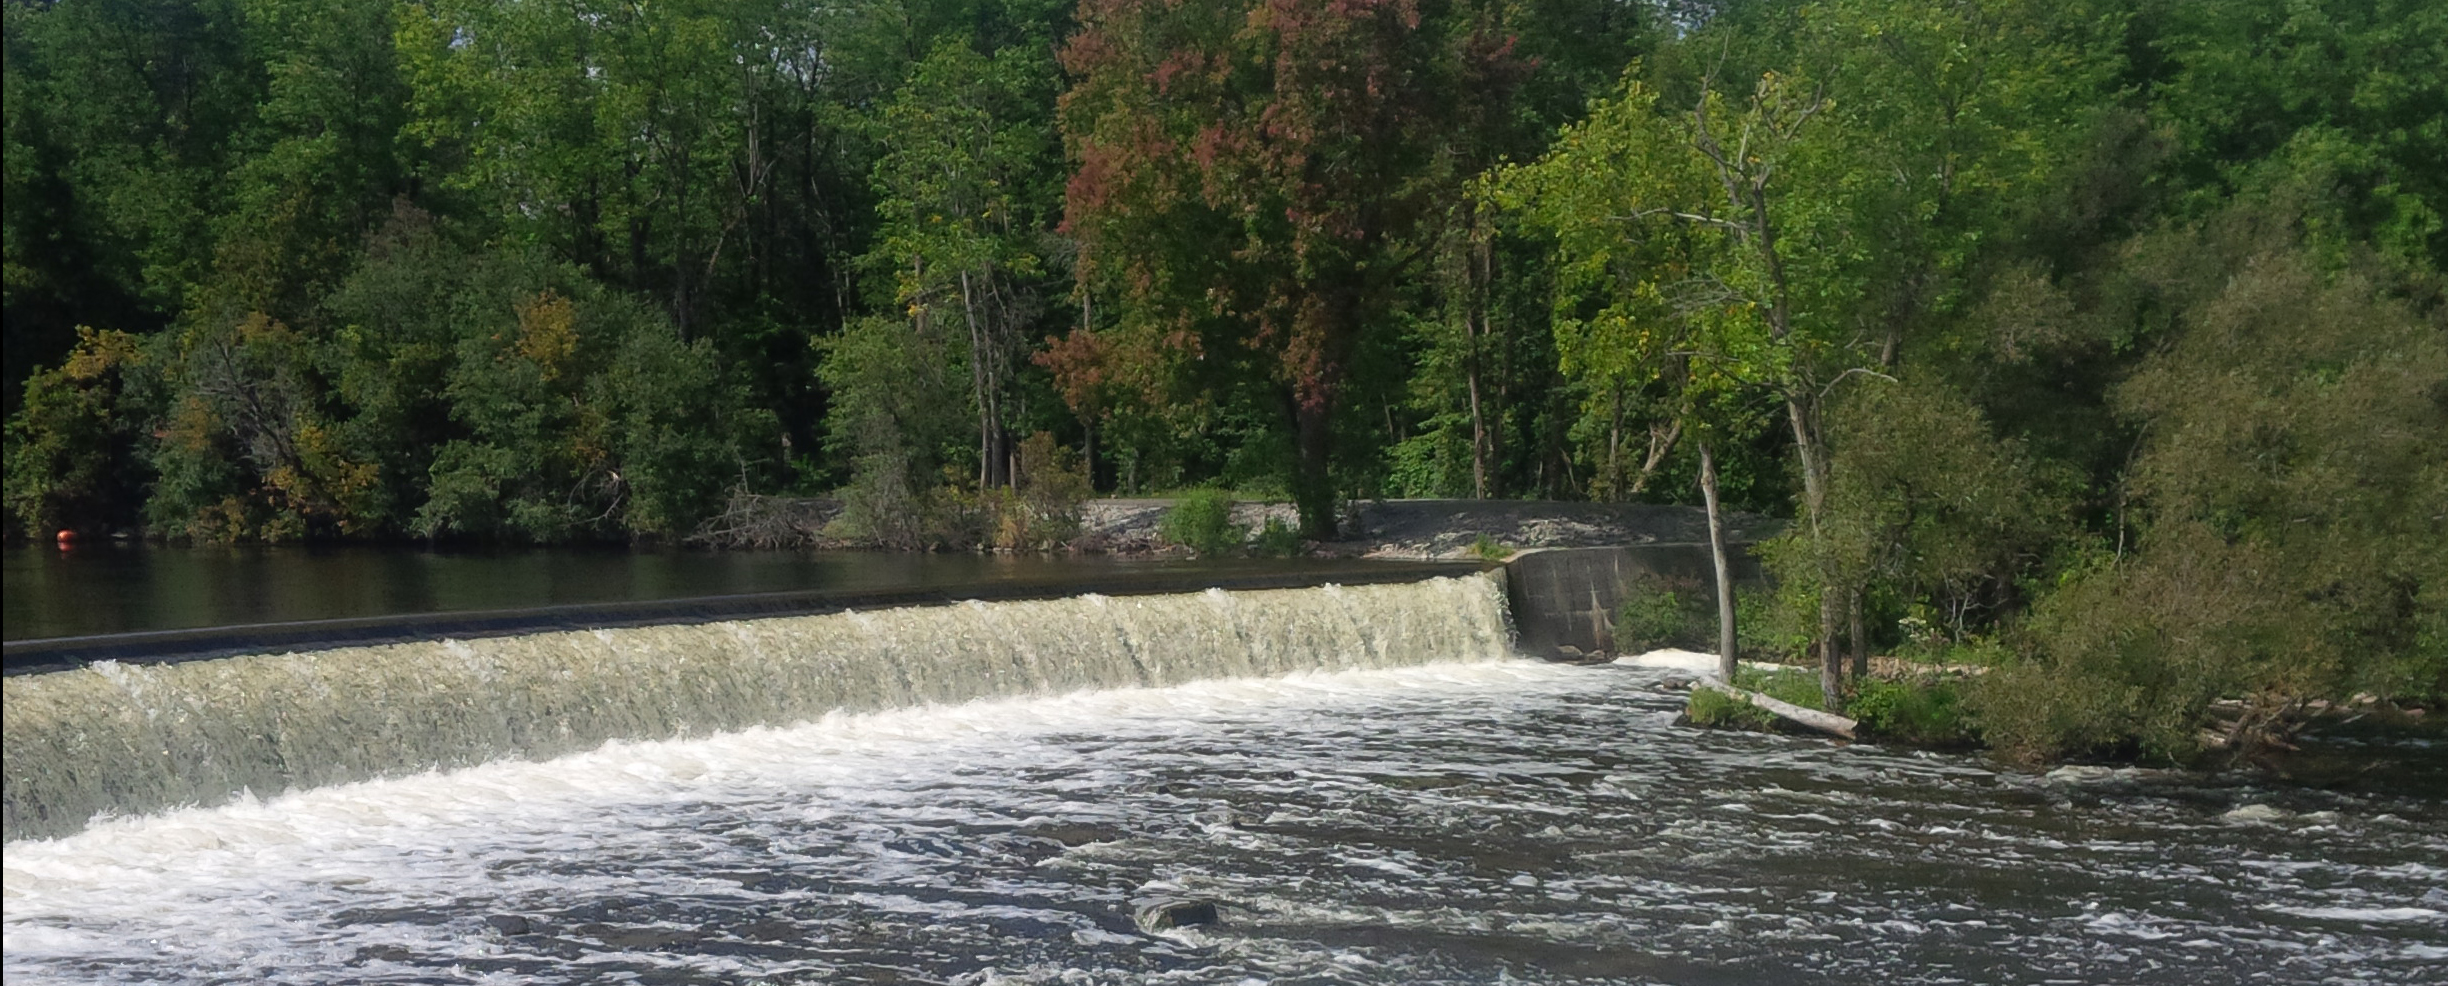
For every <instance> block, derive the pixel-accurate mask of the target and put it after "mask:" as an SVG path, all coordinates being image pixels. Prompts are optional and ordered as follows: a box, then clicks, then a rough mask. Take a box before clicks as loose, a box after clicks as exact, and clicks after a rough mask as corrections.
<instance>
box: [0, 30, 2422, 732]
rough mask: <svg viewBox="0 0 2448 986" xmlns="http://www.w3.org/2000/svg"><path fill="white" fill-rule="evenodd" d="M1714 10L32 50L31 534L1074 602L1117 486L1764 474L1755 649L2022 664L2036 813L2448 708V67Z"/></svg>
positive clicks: (1599, 491)
mask: <svg viewBox="0 0 2448 986" xmlns="http://www.w3.org/2000/svg"><path fill="white" fill-rule="evenodd" d="M1664 10H1665V8H1655V9H1653V8H1650V7H1644V6H1641V5H1632V6H1626V5H1623V4H1612V3H1603V2H1596V0H1559V2H1542V3H1536V4H1497V3H1485V2H1478V0H1472V2H1467V3H1454V4H1425V5H1413V4H1400V3H1397V4H1359V5H1351V4H1336V3H1330V2H1327V0H1287V2H1284V3H1258V2H1255V0H1248V2H1234V3H1222V4H1216V3H1209V4H1154V5H1150V4H1145V3H1136V2H1129V0H1090V2H1088V3H1086V4H1084V5H1070V4H1062V3H1053V2H1044V0H1029V2H1024V3H1011V2H1005V0H991V2H988V0H873V2H867V0H862V2H860V3H854V4H850V5H847V6H827V7H821V8H819V7H815V6H810V5H805V4H790V3H780V2H776V0H746V2H740V3H717V2H713V0H673V2H668V3H666V2H658V3H655V4H646V5H642V4H629V5H620V4H602V3H597V2H594V0H577V2H573V3H567V4H535V3H514V4H503V3H497V2H492V0H429V2H417V3H404V4H403V3H393V2H390V0H315V2H311V3H309V2H302V0H161V2H135V0H78V2H72V3H59V4H50V3H14V4H8V5H5V8H0V17H5V25H6V29H5V31H4V32H0V35H4V36H5V38H4V40H5V46H6V58H5V60H4V61H0V69H4V71H5V73H6V91H7V94H8V98H7V99H6V100H5V102H4V103H0V111H4V114H5V121H4V127H0V130H4V132H0V143H4V144H5V151H6V153H5V155H0V165H4V167H0V254H4V256H0V307H4V308H5V312H4V313H0V314H4V315H5V317H4V318H0V331H4V333H5V340H0V341H4V342H5V346H0V350H4V355H5V361H6V369H5V374H0V375H4V376H5V379H4V380H0V384H5V391H6V400H5V404H6V410H7V413H8V424H7V438H6V475H5V477H4V478H0V492H4V493H5V496H0V500H5V502H6V505H7V510H8V512H9V518H8V519H9V524H8V526H9V527H10V528H11V530H12V531H14V532H32V533H36V534H40V533H42V532H44V531H47V530H52V529H56V528H59V527H70V528H78V529H92V530H101V529H112V530H118V529H124V528H127V527H130V526H134V525H137V524H139V523H142V524H143V525H145V526H146V527H148V528H149V529H150V531H151V532H152V533H154V534H156V535H161V536H184V537H195V538H206V539H225V540H234V539H266V540H285V539H295V538H386V537H406V536H427V537H450V538H472V539H488V540H507V541H561V540H576V539H593V538H619V537H673V536H679V535H682V534H685V533H686V532H688V531H689V530H690V529H691V528H692V527H693V525H694V524H695V523H696V518H697V517H699V516H701V515H703V514H705V513H706V511H707V510H708V509H709V507H710V506H711V505H712V503H713V502H714V501H715V500H716V499H718V498H720V497H721V496H722V495H723V494H724V493H725V492H726V491H730V490H733V489H734V488H736V489H737V491H738V492H741V493H744V494H751V495H753V494H756V493H759V492H772V491H775V490H779V489H785V488H787V489H790V490H792V491H794V492H798V493H802V494H811V495H812V494H818V493H822V492H825V491H826V490H829V489H833V488H834V487H836V486H839V487H840V489H839V490H838V493H839V495H840V496H841V498H842V499H843V500H844V501H846V504H847V508H846V510H845V512H844V514H843V516H842V520H841V524H842V525H843V530H844V532H846V533H849V534H851V535H854V536H855V537H856V538H858V539H861V540H865V541H867V542H869V543H873V544H876V545H880V546H894V547H913V548H915V547H956V546H957V547H989V548H996V549H1000V550H1028V549H1036V548H1043V547H1045V546H1048V545H1054V544H1060V543H1063V542H1065V541H1066V540H1068V539H1070V538H1072V537H1073V532H1074V531H1075V529H1076V528H1075V525H1076V523H1077V506H1076V505H1077V503H1078V502H1079V501H1080V500H1081V499H1083V498H1084V497H1086V496H1088V495H1090V491H1091V490H1093V489H1095V488H1100V487H1119V488H1122V489H1125V490H1130V491H1133V492H1140V491H1146V490H1151V489H1153V490H1164V489H1183V488H1194V487H1198V486H1200V485H1202V484H1213V485H1220V486H1225V487H1229V488H1233V489H1238V490H1241V491H1243V492H1244V493H1254V494H1258V495H1263V496H1273V495H1276V494H1277V493H1281V494H1284V495H1288V496H1290V497H1291V498H1292V499H1294V500H1295V501H1296V503H1297V505H1298V507H1299V509H1300V511H1301V513H1302V516H1303V523H1304V526H1305V528H1306V533H1308V534H1310V535H1318V534H1323V533H1325V528H1326V527H1328V526H1329V525H1330V524H1331V522H1332V520H1333V518H1334V517H1335V516H1336V515H1337V512H1338V511H1337V508H1338V503H1337V501H1338V499H1339V498H1340V497H1342V496H1346V495H1419V496H1478V497H1489V496H1514V495H1536V496H1551V497H1562V498H1589V499H1602V500H1635V499H1637V500H1651V501H1669V502H1676V503H1685V504H1689V503H1693V502H1695V501H1696V500H1698V499H1699V497H1698V496H1696V494H1697V492H1698V491H1697V490H1696V489H1695V483H1694V482H1693V481H1694V480H1695V479H1696V478H1697V476H1698V473H1699V471H1698V468H1697V466H1698V458H1699V457H1698V456H1697V455H1696V454H1694V453H1696V452H1697V451H1698V450H1699V449H1700V448H1701V447H1702V445H1703V443H1705V447H1706V448H1707V449H1709V454H1710V461H1711V462H1712V463H1713V464H1714V465H1715V466H1716V469H1715V470H1714V472H1715V473H1716V474H1717V475H1718V477H1719V482H1718V484H1717V486H1718V489H1719V493H1720V495H1721V499H1723V500H1724V501H1725V502H1728V503H1731V504H1734V505H1735V506H1736V507H1737V508H1738V509H1742V510H1749V511H1755V512H1766V513H1773V514H1779V515H1782V516H1785V517H1788V518H1790V519H1791V523H1790V524H1789V525H1788V526H1787V527H1786V532H1787V533H1786V535H1785V536H1784V537H1782V538H1779V539H1777V540H1775V541H1774V542H1772V543H1770V544H1767V545H1764V546H1761V547H1760V551H1759V553H1760V554H1761V555H1762V556H1763V560H1764V561H1765V563H1766V564H1767V566H1768V567H1769V569H1770V570H1771V571H1772V572H1773V573H1774V574H1775V576H1776V580H1775V581H1776V586H1777V588H1776V589H1775V590H1774V591H1773V593H1768V592H1760V591H1747V592H1745V593H1744V594H1742V595H1741V596H1739V597H1738V599H1737V608H1738V611H1739V619H1738V624H1739V627H1740V633H1741V639H1740V641H1739V643H1740V648H1741V649H1742V650H1743V651H1744V652H1745V653H1746V654H1747V655H1751V656H1755V657H1757V656H1767V657H1775V658H1803V657H1807V656H1816V655H1815V654H1814V651H1815V652H1816V654H1835V653H1840V652H1841V651H1843V650H1851V651H1853V652H1854V653H1855V654H1862V653H1865V652H1868V651H1871V650H1874V649H1878V648H1893V649H1896V650H1900V651H1901V652H1903V653H1906V654H1910V655H1912V656H1915V657H1932V656H1939V657H1944V658H1946V659H1950V660H1959V659H1962V658H1964V657H1965V656H1966V655H1968V654H1970V655H1977V656H1979V657H1980V658H1981V659H1982V660H1984V661H1986V662H1988V663H1990V664H1992V665H1993V666H1994V667H1995V669H1996V670H1994V671H1992V672H1990V673H1988V674H1986V675H1983V676H1981V677H1980V678H1979V679H1977V680H1975V681H1972V682H1970V683H1966V684H1963V685H1961V686H1960V689H1961V692H1962V703H1963V707H1964V708H1965V709H1967V710H1969V713H1968V714H1970V715H1972V716H1973V717H1974V718H1975V719H1977V721H1978V722H1979V723H1981V726H1982V729H1983V735H1984V736H1985V738H1986V740H1987V741H1988V742H1990V743H1993V744H1996V745H1997V746H1999V747H2000V748H2002V749H2004V750H2005V751H2007V752H2008V753H2010V754H2012V755H2015V756H2022V757H2031V758H2044V757H2049V756H2057V755H2064V754H2067V753H2071V752H2077V751H2085V750H2113V751H2122V752H2137V753H2141V754H2144V755H2148V756H2154V757H2161V758H2166V759H2183V758H2184V757H2186V756H2188V755H2189V754H2190V752H2191V749H2192V746H2193V744H2194V742H2195V737H2196V730H2197V729H2198V727H2199V725H2200V723H2201V722H2202V717H2203V713H2204V709H2205V706H2206V704H2207V703H2208V702H2210V701H2211V700H2213V699H2215V698H2221V697H2236V696H2246V695H2250V696H2254V697H2256V699H2257V700H2258V699H2266V700H2268V701H2271V702H2274V703H2276V704H2277V705H2278V706H2283V705H2284V704H2285V703H2286V702H2287V701H2289V700H2292V699H2298V698H2309V697H2330V698H2336V697H2342V696H2343V695H2345V694H2351V693H2352V692H2354V691H2372V692H2376V693H2380V694H2387V695H2394V696H2407V697H2423V696H2428V697H2432V698H2437V697H2441V696H2443V695H2448V575H2444V574H2443V572H2442V570H2441V565H2442V564H2448V562H2443V561H2442V559H2443V558H2448V553H2444V552H2440V551H2438V550H2436V546H2437V545H2439V544H2441V543H2443V542H2448V530H2443V529H2442V527H2441V523H2442V521H2441V519H2440V516H2441V515H2440V513H2439V511H2438V510H2437V509H2436V506H2435V505H2436V504H2438V503H2440V502H2443V501H2448V479H2443V475H2442V469H2443V466H2442V465H2441V463H2442V462H2443V459H2444V457H2443V456H2441V455H2440V454H2439V449H2441V448H2443V447H2448V435H2443V431H2442V429H2443V427H2448V425H2443V421H2444V420H2448V410H2443V405H2442V404H2441V399H2440V397H2439V395H2440V394H2441V393H2443V392H2448V390H2443V388H2448V383H2443V380H2444V379H2448V366H2444V361H2443V357H2442V355H2441V346H2442V343H2441V341H2440V340H2441V339H2442V337H2443V335H2444V334H2448V333H2443V330H2442V324H2443V323H2442V318H2443V316H2442V312H2443V311H2444V310H2448V308H2444V307H2443V305H2442V303H2441V300H2440V299H2441V298H2442V297H2443V296H2444V295H2443V290H2444V286H2448V277H2444V276H2443V274H2442V270H2441V267H2442V264H2443V263H2448V218H2443V217H2448V169H2443V168H2441V167H2439V166H2438V162H2439V161H2441V160H2443V159H2448V130H2443V129H2442V127H2441V126H2440V124H2439V116H2440V114H2439V104H2440V93H2441V91H2442V90H2443V87H2444V85H2448V81H2444V80H2448V76H2443V72H2448V69H2444V68H2443V66H2448V50H2443V48H2442V44H2443V42H2442V41H2441V40H2440V39H2441V38H2448V10H2444V9H2443V8H2442V7H2441V5H2439V4H2436V3H2422V2H2409V0H2379V2H2374V3H2364V4H2341V3H2320V2H2312V3H2305V2H2293V0H2286V2H2282V0H2221V2H2215V3H2177V2H2172V0H2151V2H2147V3H2142V4H2139V5H2125V6H2122V7H2106V6H2099V5H2093V4H2086V3H2073V4H2064V3H2040V2H2035V0H1968V2H1951V0H1950V2H1943V3H1942V2H1937V0H1828V2H1824V3H1814V4H1807V5H1791V4H1783V5H1780V4H1769V5H1743V4H1734V5H1699V6H1688V5H1686V6H1675V7H1673V9H1672V11H1671V16H1669V15H1668V14H1667V13H1661V12H1660V11H1664ZM1636 56H1637V57H1636ZM1058 65H1059V68H1058ZM1498 162H1513V163H1511V164H1507V165H1504V166H1495V167H1492V165H1495V164H1497V163H1498ZM86 326H95V327H105V328H106V329H107V330H108V331H80V329H81V327H86ZM1022 436H1032V437H1028V438H1027V439H1026V440H1022ZM1072 449H1076V450H1078V453H1077V455H1076V456H1075V455H1074V454H1073V452H1071V451H1070V450H1072ZM1221 496H1222V495H1221V494H1220V493H1207V494H1200V495H1199V497H1209V498H1217V500H1218V502H1219V503H1220V502H1221V500H1220V498H1221ZM1198 499H1199V498H1198V497H1194V498H1193V500H1198ZM1185 506H1187V504H1186V505H1185ZM1202 523H1203V524H1207V525H1208V532H1207V533H1206V534H1203V535H1201V537H1202V538H1203V539H1204V546H1203V547H1200V548H1199V549H1198V550H1200V551H1202V553H1209V554H1214V553H1231V552H1235V551H1239V550H1243V548H1244V545H1242V544H1241V541H1242V540H1243V539H1244V538H1246V536H1247V532H1242V531H1238V530H1232V529H1230V521H1229V513H1228V512H1221V513H1216V514H1215V516H1213V517H1212V518H1210V519H1209V520H1208V521H1204V522H1202ZM1218 525H1220V526H1218ZM1183 539H1184V540H1192V539H1191V538H1188V537H1187V536H1185V537H1184V538H1183ZM1257 540H1258V541H1259V544H1258V546H1257V550H1259V551H1261V552H1284V551H1291V550H1295V547H1296V546H1297V545H1298V543H1299V538H1297V537H1295V536H1294V535H1293V534H1292V533H1291V532H1289V531H1282V530H1277V529H1274V528H1269V529H1265V530H1262V531H1260V532H1259V533H1258V537H1257ZM1501 547H1502V546H1498V545H1493V544H1482V545H1479V546H1478V551H1479V552H1480V553H1481V554H1482V556H1483V557H1484V556H1491V555H1493V554H1494V553H1495V552H1496V551H1497V550H1498V549H1500V548H1501ZM1704 595H1705V594H1704V593H1698V592H1692V593H1688V594H1685V593H1682V591H1681V590H1677V592H1676V594H1674V595H1673V597H1672V602H1671V605H1668V604H1666V603H1665V602H1664V601H1663V600H1661V599H1658V598H1649V600H1648V602H1647V603H1642V604H1640V605H1650V604H1652V603H1654V604H1656V605H1655V606H1653V607H1652V609H1649V610H1640V608H1639V606H1631V607H1628V608H1627V612H1625V613H1622V614H1618V616H1619V626H1620V627H1621V628H1623V629H1625V630H1626V631H1628V633H1627V636H1626V639H1628V640H1629V639H1636V638H1651V639H1654V640H1676V639H1680V640H1684V641H1689V642H1687V643H1686V644H1685V645H1686V646H1694V645H1698V646H1703V647H1705V642H1706V640H1707V639H1708V637H1709V634H1708V633H1707V632H1706V628H1707V626H1708V625H1709V624H1710V623H1711V622H1713V621H1711V620H1706V619H1696V618H1695V611H1696V610H1699V609H1701V608H1702V607H1700V606H1698V605H1697V603H1698V600H1700V599H1701V598H1702V597H1704ZM1632 610H1639V611H1632ZM1695 628H1698V629H1695ZM1802 677H1805V678H1807V677H1808V676H1807V675H1805V676H1802ZM1797 687H1799V686H1797ZM1873 699H1875V701H1876V702H1880V703H1886V704H1885V705H1880V706H1877V707H1878V708H1879V709H1880V710H1881V711H1879V712H1878V713H1877V716H1878V717H1885V718H1893V719H1894V720H1895V721H1897V722H1900V723H1905V725H1902V726H1897V727H1894V728H1898V729H1907V730H1920V731H1922V732H1926V733H1930V734H1932V735H1935V734H1937V733H1939V732H1942V731H1943V730H1941V729H1940V728H1939V726H1938V725H1937V723H1939V722H1940V721H1941V720H1942V719H1943V718H1944V716H1941V715H1939V714H1938V713H1936V712H1930V713H1929V714H1928V715H1926V716H1924V715H1923V714H1922V712H1917V711H1913V710H1914V709H1916V708H1918V707H1917V706H1914V705H1913V704H1912V703H1913V702H1917V701H1920V699H1919V698H1914V697H1913V696H1910V695H1903V694H1900V693H1898V694H1889V693H1885V692H1878V693H1875V694H1873V693H1868V692H1866V693H1865V694H1864V697H1863V698H1862V700H1863V701H1870V700H1873ZM1931 701H1933V702H1934V701H1936V700H1935V699H1931ZM1924 711H1926V710H1924ZM1882 721H1884V720H1882Z"/></svg>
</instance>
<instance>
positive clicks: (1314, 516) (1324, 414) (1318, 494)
mask: <svg viewBox="0 0 2448 986" xmlns="http://www.w3.org/2000/svg"><path fill="white" fill-rule="evenodd" d="M1330 410H1331V409H1330V408H1329V407H1328V406H1327V404H1326V402H1325V401H1323V400H1318V401H1303V400H1300V399H1298V398H1294V399H1293V401H1292V430H1293V443H1294V445H1295V448H1294V453H1295V456H1296V458H1295V461H1294V463H1293V474H1292V503H1293V505H1295V506H1297V507H1299V508H1300V525H1301V536H1302V537H1305V538H1308V539H1310V540H1312V541H1324V540H1328V539H1330V538H1333V537H1334V536H1335V502H1334V477H1333V476H1332V475H1331V472H1330V469H1331V467H1332V465H1333V459H1332V451H1333V450H1332V447H1331V446H1332V442H1331V439H1332V438H1333V435H1332V434H1331V431H1330V428H1329V426H1330V425H1331V424H1332V416H1331V414H1330Z"/></svg>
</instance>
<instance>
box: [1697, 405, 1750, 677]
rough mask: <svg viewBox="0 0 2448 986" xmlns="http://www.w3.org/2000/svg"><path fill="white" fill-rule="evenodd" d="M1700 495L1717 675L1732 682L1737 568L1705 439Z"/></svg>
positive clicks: (1714, 463)
mask: <svg viewBox="0 0 2448 986" xmlns="http://www.w3.org/2000/svg"><path fill="white" fill-rule="evenodd" d="M1700 498H1701V500H1702V502H1704V503H1706V504H1707V505H1708V527H1709V561H1710V562H1711V563H1712V564H1714V565H1715V566H1716V568H1717V676H1718V677H1719V678H1722V679H1724V681H1725V683H1726V684H1728V685H1732V684H1733V683H1734V671H1735V669H1736V668H1737V667H1739V663H1738V662H1739V660H1740V659H1739V656H1738V655H1737V654H1736V653H1735V648H1734V570H1733V568H1732V567H1731V566H1729V565H1728V564H1726V546H1725V520H1724V517H1725V514H1724V512H1723V511H1722V510H1720V509H1719V508H1718V506H1717V460H1716V458H1715V457H1713V456H1711V455H1710V454H1709V446H1708V442H1706V441H1702V442H1701V443H1700Z"/></svg>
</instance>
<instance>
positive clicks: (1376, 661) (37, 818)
mask: <svg viewBox="0 0 2448 986" xmlns="http://www.w3.org/2000/svg"><path fill="white" fill-rule="evenodd" d="M1510 651H1511V631H1510V628H1509V625H1508V623H1507V616H1506V613H1505V603H1504V593H1503V591H1502V588H1501V587H1500V586H1499V585H1498V584H1497V583H1496V581H1495V579H1494V578H1492V577H1490V576H1487V575H1473V576H1466V577H1462V578H1438V579H1430V580H1427V581H1424V582H1416V583H1399V584H1390V585H1368V586H1348V587H1346V586H1331V585H1330V586H1323V587H1319V588H1312V589H1280V590H1257V591H1243V592H1225V591H1222V590H1208V591H1206V592H1202V593H1187V594H1181V595H1170V596H1138V597H1127V598H1107V597H1101V596H1093V595H1091V596H1077V597H1071V598H1065V599H1048V600H1032V601H1019V602H996V603H980V602H971V603H964V604H957V605H952V606H941V607H928V608H910V609H894V610H882V611H877V612H869V613H844V614H834V615H824V616H802V617H783V618H773V619H761V620H742V621H733V622H723V623H708V624H698V625H689V626H663V627H636V628H623V629H604V630H591V631H575V632H565V633H544V634H533V635H528V636H519V637H498V638H489V639H482V640H467V641H458V640H440V641H429V642H418V643H408V644H394V645H387V646H380V647H352V648H340V649H335V650H327V651H317V652H311V653H298V654H279V655H258V656H248V657H238V658H229V659H223V660H214V661H200V662H194V663H187V664H174V665H150V666H135V665H120V664H113V663H109V662H102V663H97V664H95V665H93V666H91V667H88V668H84V669H80V670H76V671H64V672H56V673H51V674H40V675H26V676H20V677H13V678H9V679H6V680H5V681H4V682H0V687H4V688H5V689H6V695H5V698H6V712H5V716H6V724H5V725H6V734H5V754H6V768H5V769H6V783H7V796H6V801H5V823H6V833H5V837H6V838H7V839H8V840H11V841H14V840H19V839H26V838H49V837H55V836H59V835H64V834H67V833H71V832H75V831H77V830H78V829H80V828H82V827H84V826H85V825H86V823H87V822H88V821H89V820H91V819H92V818H94V817H95V816H97V815H103V814H118V815H140V814H145V813H149V812H155V811H159V810H162V809H164V808H169V807H172V806H177V805H214V804H220V803H223V802H226V801H228V800H230V799H232V798H234V797H239V796H241V795H243V794H246V793H249V792H251V793H252V794H253V795H259V796H270V795H274V794H278V793H280V792H284V791H289V790H295V789H301V788H313V787H321V786H326V785H331V784H342V783H349V782H353V781H361V780H368V779H372V778H379V777H396V776H402V775H405V774H412V773H417V772H420V771H426V770H436V769H441V770H448V769H453V768H459V767H467V766H472V765H475V764H481V763H485V762H488V761H491V760H497V759H503V758H518V759H529V760H539V759H549V758H553V757H558V756H564V755H567V754H571V753H576V752H579V751H583V750H588V749H593V748H595V747H597V746H600V745H602V744H603V743H605V742H607V741H611V740H660V739H668V738H673V737H684V736H706V735H711V734H715V733H720V732H725V731H732V730H740V729H746V728H750V727H756V726H778V725H788V724H791V723H796V722H803V721H808V720H812V719H816V718H818V717H821V716H824V715H826V714H828V713H832V712H836V711H849V712H858V711H872V710H879V709H888V708H896V707H905V706H916V705H950V704H957V703H962V702H969V701H973V700H977V699H982V698H995V697H1003V696H1021V695H1049V694H1060V693H1065V692H1073V691H1079V690H1084V689H1096V688H1116V687H1163V686H1168V685H1176V684H1182V683H1185V682H1191V681H1198V680H1203V679H1212V678H1233V677H1264V676H1275V675H1283V674H1289V673H1293V672H1297V671H1308V670H1336V669H1358V668H1378V667H1392V666H1401V665H1412V664H1421V663H1426V662H1430V661H1438V660H1453V659H1456V658H1482V659H1484V658H1498V657H1503V656H1506V655H1508V654H1509V653H1510Z"/></svg>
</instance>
